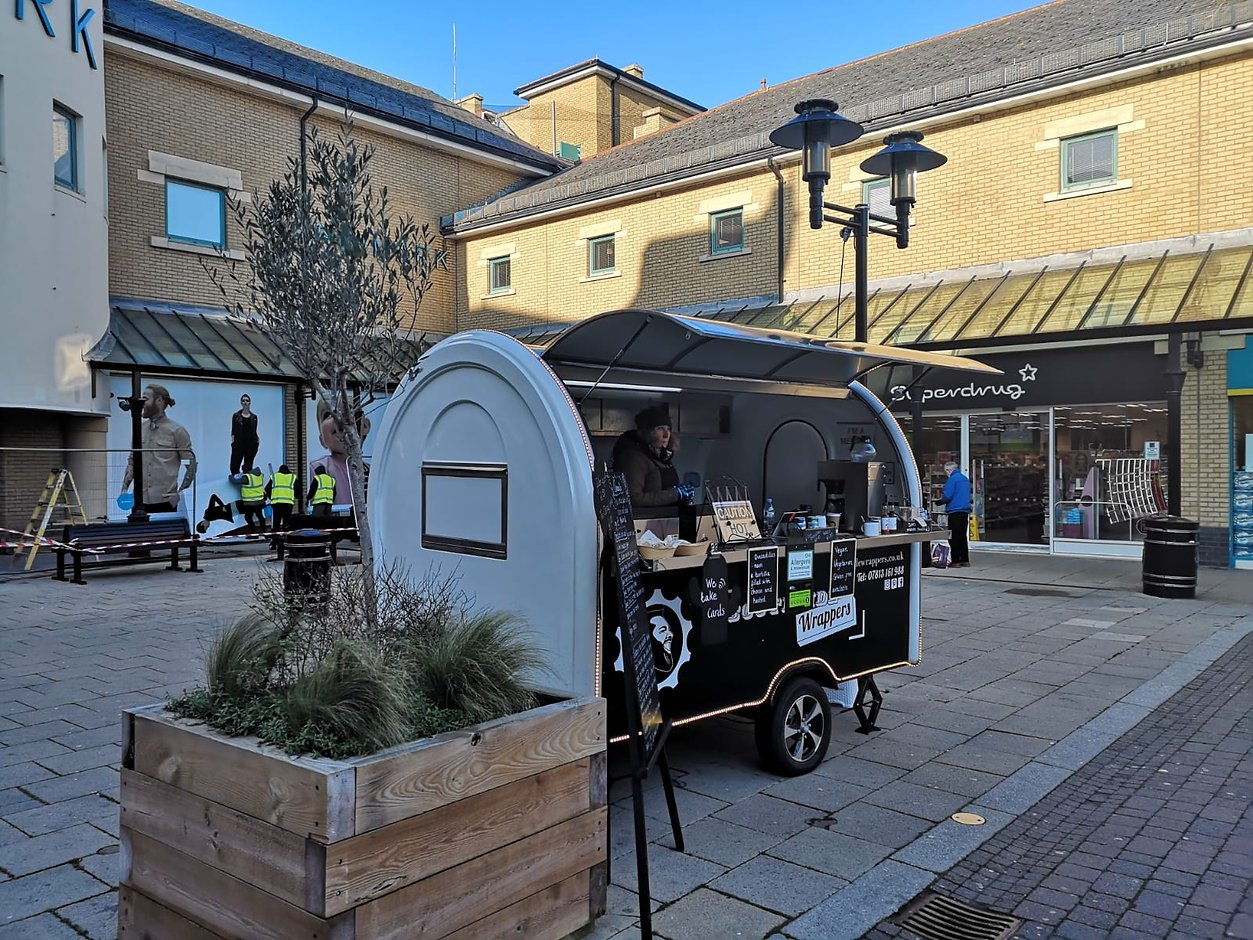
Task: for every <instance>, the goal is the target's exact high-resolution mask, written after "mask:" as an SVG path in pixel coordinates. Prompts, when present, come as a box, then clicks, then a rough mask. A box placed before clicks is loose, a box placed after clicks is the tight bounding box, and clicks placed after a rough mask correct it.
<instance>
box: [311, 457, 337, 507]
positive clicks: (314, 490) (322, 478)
mask: <svg viewBox="0 0 1253 940" xmlns="http://www.w3.org/2000/svg"><path fill="white" fill-rule="evenodd" d="M307 498H308V500H309V504H310V505H311V506H312V507H313V514H314V515H315V516H329V515H330V514H331V506H332V505H334V503H335V478H334V477H333V476H331V475H330V474H329V473H327V472H326V467H324V466H322V465H321V464H318V465H317V466H316V467H314V468H313V480H312V482H311V483H310V484H309V495H308V497H307Z"/></svg>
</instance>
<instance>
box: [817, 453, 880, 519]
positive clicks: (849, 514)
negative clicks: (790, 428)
mask: <svg viewBox="0 0 1253 940" xmlns="http://www.w3.org/2000/svg"><path fill="white" fill-rule="evenodd" d="M818 482H819V483H821V484H822V485H823V486H824V487H826V491H827V499H828V500H834V502H835V505H836V512H838V513H840V528H841V529H842V530H843V531H845V532H860V531H861V522H862V518H863V517H865V518H869V517H871V516H880V515H882V514H883V464H882V463H881V462H878V461H871V462H869V463H854V462H853V461H851V460H820V461H818Z"/></svg>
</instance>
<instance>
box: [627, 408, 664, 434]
mask: <svg viewBox="0 0 1253 940" xmlns="http://www.w3.org/2000/svg"><path fill="white" fill-rule="evenodd" d="M663 424H664V425H666V426H667V427H669V426H670V408H669V406H668V405H665V404H661V405H649V406H648V407H647V408H645V409H644V410H643V411H641V412H640V413H639V414H637V415H636V416H635V426H636V427H637V428H639V429H640V430H641V431H651V430H652V429H653V428H655V427H660V426H661V425H663Z"/></svg>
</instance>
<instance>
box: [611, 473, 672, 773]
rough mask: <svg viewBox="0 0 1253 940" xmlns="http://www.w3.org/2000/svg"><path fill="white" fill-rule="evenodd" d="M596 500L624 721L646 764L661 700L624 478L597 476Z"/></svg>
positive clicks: (656, 735) (658, 722)
mask: <svg viewBox="0 0 1253 940" xmlns="http://www.w3.org/2000/svg"><path fill="white" fill-rule="evenodd" d="M595 496H596V515H597V516H598V518H599V519H600V525H601V530H602V531H603V532H604V533H605V538H606V539H609V540H610V541H611V545H610V552H609V557H610V560H611V564H612V567H613V573H614V575H615V579H614V580H616V581H617V584H618V614H619V616H618V621H619V623H620V624H621V629H622V671H623V674H624V676H625V678H626V695H627V721H628V722H635V723H636V728H637V729H639V730H642V732H643V741H642V743H643V749H642V752H641V754H640V760H641V762H642V763H643V764H644V765H645V766H649V765H651V763H652V759H653V755H654V753H655V752H656V750H657V745H658V742H659V738H660V734H661V725H662V719H661V698H660V695H659V693H658V691H657V664H656V660H655V659H654V657H653V637H652V631H651V630H650V629H649V625H648V619H647V616H646V611H645V600H644V585H643V583H642V582H641V580H640V555H639V549H638V548H637V547H636V544H635V520H634V518H633V517H632V515H631V497H630V495H629V493H628V492H627V484H626V477H625V476H623V475H622V474H621V473H605V474H597V475H596V479H595Z"/></svg>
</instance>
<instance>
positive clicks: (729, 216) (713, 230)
mask: <svg viewBox="0 0 1253 940" xmlns="http://www.w3.org/2000/svg"><path fill="white" fill-rule="evenodd" d="M743 250H744V209H743V208H739V209H731V210H729V211H727V212H714V213H712V214H711V215H710V216H709V252H710V254H715V255H717V254H723V253H725V252H731V251H743Z"/></svg>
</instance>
